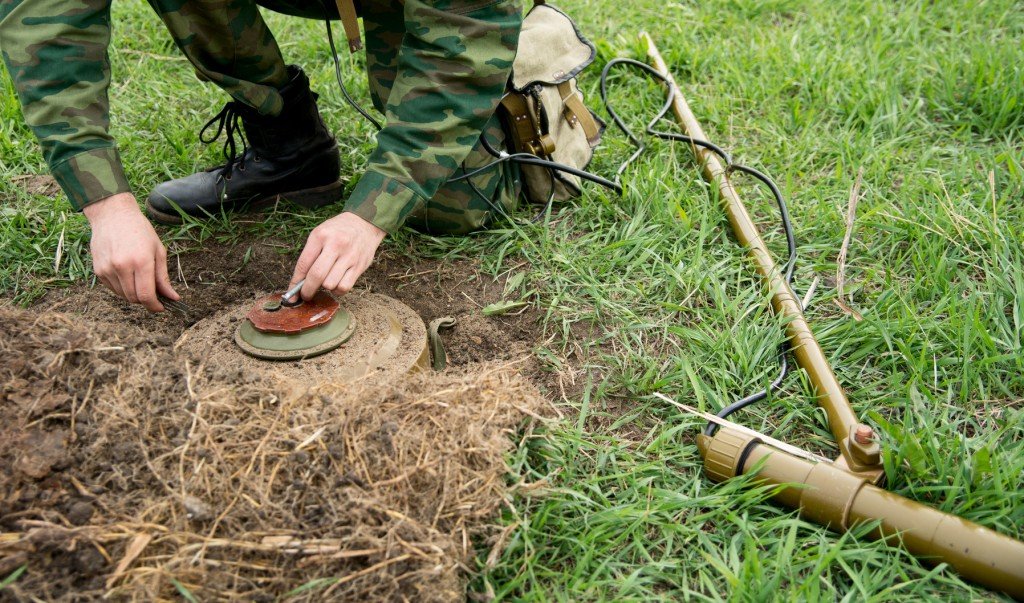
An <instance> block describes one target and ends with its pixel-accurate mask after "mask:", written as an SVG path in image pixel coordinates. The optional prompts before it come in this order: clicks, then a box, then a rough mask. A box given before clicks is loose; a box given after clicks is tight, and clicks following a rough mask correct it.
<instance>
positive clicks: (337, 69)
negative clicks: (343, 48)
mask: <svg viewBox="0 0 1024 603" xmlns="http://www.w3.org/2000/svg"><path fill="white" fill-rule="evenodd" d="M324 10H325V11H326V10H327V9H326V7H325V8H324ZM324 23H325V24H326V25H327V43H328V44H330V46H331V58H332V59H334V77H336V78H338V86H340V87H341V94H342V95H343V96H344V97H345V102H347V103H348V104H349V106H350V107H352V108H353V109H355V110H356V111H358V112H359V114H360V115H362V116H363V117H365V118H366V121H368V122H370V123H371V124H373V127H374V128H377V131H378V132H380V131H381V129H382V126H381V125H380V122H379V121H377V120H376V119H374V118H373V116H372V115H370V114H369V113H368V112H367V111H366V109H363V107H362V106H360V104H359V103H357V102H356V101H355V99H353V98H352V96H351V95H349V93H348V88H346V87H345V82H344V80H342V78H341V61H339V60H338V49H337V48H335V46H334V31H333V30H332V29H331V18H330V16H329V13H325V16H324Z"/></svg>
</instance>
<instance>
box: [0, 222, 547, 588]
mask: <svg viewBox="0 0 1024 603" xmlns="http://www.w3.org/2000/svg"><path fill="white" fill-rule="evenodd" d="M278 251H279V247H277V246H275V245H274V244H273V243H272V242H271V243H263V244H255V243H253V244H244V245H237V246H229V247H210V246H207V248H206V251H203V252H192V253H186V254H181V255H180V256H178V257H176V258H172V263H171V271H172V279H173V280H174V281H175V286H176V287H177V288H178V290H179V292H180V293H182V297H183V301H184V302H185V303H186V304H187V305H188V306H189V309H190V314H189V315H188V316H184V315H176V314H171V313H165V314H163V315H160V316H156V317H154V316H152V315H150V314H148V313H147V312H145V311H144V310H142V309H139V308H137V307H133V306H129V305H127V304H124V303H122V302H120V301H118V300H117V299H116V298H114V297H113V296H112V295H111V294H109V293H107V292H106V291H103V290H101V289H91V288H87V287H78V288H72V289H67V290H61V291H55V292H51V293H50V294H49V295H48V296H46V297H45V298H44V299H42V300H41V301H40V302H39V303H38V304H37V305H36V306H35V307H33V308H30V309H27V310H25V309H17V308H13V307H10V306H7V307H3V306H2V302H0V357H2V360H0V442H2V443H3V446H0V580H3V579H4V578H5V577H8V576H12V574H18V575H17V577H16V579H15V580H14V581H13V583H12V584H11V585H10V586H9V587H7V588H6V589H4V590H3V591H0V600H23V599H31V598H36V599H41V600H71V599H74V600H82V599H93V598H99V597H102V596H107V597H111V598H113V599H115V600H126V599H135V600H156V599H161V598H163V599H181V598H185V599H188V598H194V599H195V600H200V601H213V600H267V601H270V600H278V599H280V598H282V597H283V598H285V599H287V600H318V601H319V600H396V601H402V600H407V601H453V600H463V599H464V598H465V597H466V583H467V578H468V576H469V575H470V574H471V572H472V570H473V569H474V568H475V567H476V561H475V560H476V559H477V558H478V556H479V555H480V554H481V553H486V552H488V551H490V550H491V548H493V547H496V546H500V545H501V541H502V539H501V538H500V537H499V534H500V533H501V528H500V527H497V526H496V524H497V523H498V514H499V511H500V509H501V506H502V504H503V501H504V500H505V499H506V498H507V496H508V491H507V490H508V488H507V483H506V481H507V475H506V473H507V468H506V465H505V460H504V459H505V455H506V454H507V453H508V452H509V451H510V450H511V449H512V447H513V446H514V443H515V442H516V441H517V439H518V438H521V437H523V435H524V433H526V432H528V431H529V430H530V429H531V428H532V425H533V424H534V423H535V421H536V419H537V418H539V417H541V416H543V415H545V414H547V413H548V412H549V411H550V408H551V405H550V403H548V402H546V400H545V397H544V395H543V394H542V393H541V391H542V390H544V389H545V384H544V381H545V374H544V373H542V372H541V371H540V370H539V369H538V368H537V366H536V365H535V362H534V361H533V360H531V359H530V358H531V356H530V351H531V350H532V349H533V347H534V346H536V345H537V344H538V343H539V337H540V332H539V328H538V326H537V320H536V316H532V315H529V314H524V315H519V316H501V317H485V316H483V314H482V313H481V308H482V307H483V306H485V305H487V304H490V303H493V302H496V301H499V300H501V299H502V294H503V290H504V286H503V283H501V282H499V281H495V280H493V279H491V278H489V277H485V276H481V275H480V272H479V271H478V267H477V266H476V265H475V263H473V262H470V261H459V262H434V261H425V260H408V259H407V258H404V257H399V256H398V255H397V254H395V252H393V251H392V252H390V255H389V254H388V253H385V254H383V255H382V257H381V258H380V259H379V260H378V262H376V263H375V264H374V266H373V267H372V268H371V269H370V270H369V271H368V273H367V274H366V275H365V276H364V277H363V279H362V280H361V284H360V287H361V289H362V290H363V291H364V293H365V292H373V293H383V294H385V295H390V296H393V297H395V298H397V299H399V300H401V301H403V302H404V303H405V304H407V305H409V306H411V307H412V308H413V309H414V310H416V312H417V313H419V314H420V316H421V317H422V318H423V319H424V320H425V321H428V322H429V321H430V320H433V319H435V318H440V317H442V316H452V317H454V318H455V319H456V320H457V323H456V326H455V327H454V328H452V329H450V330H448V331H444V332H442V335H443V339H444V342H445V344H446V348H447V354H448V359H449V368H448V369H447V370H446V371H444V372H443V373H439V374H434V373H422V374H419V375H417V376H412V377H409V378H408V379H402V380H400V381H399V382H396V381H390V382H388V383H379V382H377V383H375V382H370V381H361V382H358V383H356V384H353V385H347V386H346V385H339V384H333V383H330V382H320V383H316V384H303V383H301V382H296V381H295V380H293V379H279V378H276V377H275V376H274V373H273V372H272V371H260V370H250V369H247V368H242V367H239V366H220V365H213V364H210V363H205V362H203V361H202V360H201V359H200V360H197V359H196V358H195V357H194V356H190V355H188V354H184V353H182V352H181V350H178V349H175V346H174V343H175V342H176V341H177V340H178V339H179V337H180V336H181V335H182V334H183V333H184V332H185V331H186V330H187V329H188V328H189V327H190V325H192V324H194V323H195V322H196V321H199V320H202V319H204V318H207V317H211V316H215V315H217V314H218V313H223V312H227V311H230V310H233V309H235V308H236V307H237V305H238V303H240V302H241V301H243V300H244V301H248V300H251V299H253V298H255V297H256V296H257V295H259V294H261V293H266V292H269V291H273V290H275V289H279V288H281V287H282V286H283V285H285V284H287V282H288V279H289V277H290V271H291V267H292V266H291V262H292V261H293V258H292V257H289V256H286V255H283V254H281V253H278ZM224 345H231V342H230V341H225V342H224ZM538 386H539V387H538Z"/></svg>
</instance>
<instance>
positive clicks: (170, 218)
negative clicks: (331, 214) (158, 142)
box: [146, 180, 345, 225]
mask: <svg viewBox="0 0 1024 603" xmlns="http://www.w3.org/2000/svg"><path fill="white" fill-rule="evenodd" d="M344 189H345V185H344V184H343V183H342V182H341V181H340V180H338V181H335V182H332V183H330V184H326V185H324V186H318V187H314V188H307V189H303V190H300V191H292V192H289V193H275V194H273V195H269V196H267V197H260V198H257V199H254V200H252V201H249V202H248V203H246V204H244V205H242V206H241V207H240V208H238V209H237V210H233V211H237V212H250V211H259V210H261V209H266V208H268V207H270V206H272V205H274V204H276V203H279V202H281V201H289V202H291V203H294V204H296V205H299V206H301V207H305V208H306V209H317V208H319V207H323V206H325V205H330V204H331V203H334V202H335V201H338V200H339V199H341V197H342V196H343V194H344V192H345V191H344ZM146 212H147V213H148V214H149V216H150V217H151V218H153V220H154V221H156V222H159V223H160V224H168V225H175V224H181V223H182V222H183V220H182V219H181V216H180V215H178V214H169V213H167V212H164V211H160V210H159V209H156V208H155V207H153V204H152V203H150V202H149V199H147V200H146ZM193 217H194V218H199V219H202V218H206V217H207V216H206V215H200V216H193Z"/></svg>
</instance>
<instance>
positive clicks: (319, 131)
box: [146, 66, 344, 224]
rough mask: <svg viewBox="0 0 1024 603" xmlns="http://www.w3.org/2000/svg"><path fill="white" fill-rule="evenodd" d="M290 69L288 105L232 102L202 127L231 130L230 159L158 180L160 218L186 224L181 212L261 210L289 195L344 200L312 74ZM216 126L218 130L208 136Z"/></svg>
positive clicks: (152, 202) (154, 208) (317, 202)
mask: <svg viewBox="0 0 1024 603" xmlns="http://www.w3.org/2000/svg"><path fill="white" fill-rule="evenodd" d="M288 69H289V72H290V73H291V75H292V78H291V80H290V81H289V82H288V84H286V85H285V87H284V88H281V96H282V97H283V98H284V109H282V111H281V114H280V115H277V116H275V117H269V116H266V115H260V114H259V113H257V112H256V110H255V109H253V108H251V107H249V106H247V105H243V104H242V103H239V102H237V101H231V102H229V103H228V104H227V105H225V106H224V109H222V110H221V112H220V113H219V114H218V115H217V116H216V117H214V118H213V119H211V120H210V121H209V122H208V123H207V124H206V126H204V127H203V130H202V132H200V133H199V138H200V140H202V141H203V142H206V143H210V142H213V141H214V140H216V139H217V137H219V136H220V134H221V132H224V133H225V134H226V135H227V142H225V144H224V155H225V157H226V158H227V160H228V162H227V163H226V164H224V165H220V166H217V167H215V168H211V169H209V170H206V171H203V172H199V173H196V174H192V175H191V176H186V177H184V178H179V179H177V180H171V181H169V182H164V183H162V184H159V185H157V187H156V188H154V189H153V192H152V193H150V195H149V200H148V201H147V203H146V209H147V210H148V211H149V215H150V216H151V217H152V218H153V219H154V220H156V221H157V222H162V223H164V224H180V223H181V216H180V214H179V211H180V212H181V213H185V214H187V215H189V216H195V217H198V218H203V217H210V216H216V215H217V214H219V213H220V212H221V210H222V209H223V210H225V211H248V210H256V209H261V208H264V207H267V206H269V205H272V204H274V203H276V202H277V201H278V200H281V199H284V200H288V201H291V202H293V203H297V204H299V205H302V206H304V207H320V206H323V205H327V204H328V203H333V202H335V201H337V200H339V199H341V197H342V193H343V188H344V187H343V185H342V183H341V182H340V181H339V180H338V177H339V175H340V173H341V158H340V153H339V152H338V145H337V144H336V143H335V141H334V137H333V136H332V135H331V133H330V132H329V131H328V130H327V127H326V126H325V125H324V122H323V120H322V119H321V118H320V112H319V111H318V110H317V107H316V99H317V95H316V94H314V93H313V92H311V91H310V89H309V78H307V77H306V74H305V73H303V72H302V70H301V69H299V68H298V67H295V66H290V67H289V68H288ZM239 122H241V126H242V127H243V128H244V129H245V136H244V138H242V143H243V146H242V153H241V155H238V154H237V152H236V151H237V148H236V144H237V143H236V140H235V136H236V135H239V136H240V135H241V132H239ZM214 126H216V128H217V130H216V132H215V133H214V135H213V136H212V137H206V136H205V134H206V132H207V131H208V130H209V129H211V128H212V127H214ZM240 137H241V136H240ZM246 141H248V143H247V144H246Z"/></svg>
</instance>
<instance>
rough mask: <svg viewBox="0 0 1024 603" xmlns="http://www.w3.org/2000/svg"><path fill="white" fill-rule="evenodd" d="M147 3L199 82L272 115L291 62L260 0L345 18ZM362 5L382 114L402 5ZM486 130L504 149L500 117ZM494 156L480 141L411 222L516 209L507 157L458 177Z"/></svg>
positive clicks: (465, 220) (516, 186)
mask: <svg viewBox="0 0 1024 603" xmlns="http://www.w3.org/2000/svg"><path fill="white" fill-rule="evenodd" d="M148 1H149V4H150V6H151V7H152V8H153V10H155V11H156V13H157V14H158V15H159V16H160V18H161V19H162V20H163V22H164V24H165V25H166V26H167V29H168V30H169V31H170V33H171V36H172V37H173V38H174V41H175V43H176V44H177V45H178V47H179V48H180V49H181V50H182V52H183V53H184V54H185V56H186V57H187V58H188V60H189V61H190V62H191V63H192V65H193V66H194V67H195V70H196V73H197V75H198V76H199V78H200V79H202V80H206V81H210V82H213V83H214V84H216V85H217V86H219V87H220V88H221V89H223V90H224V91H225V92H227V93H228V94H229V95H231V97H232V98H234V99H235V100H238V101H240V102H243V103H245V104H247V105H249V106H251V107H254V108H256V109H257V110H258V111H259V112H260V113H262V114H265V115H276V114H278V113H280V112H281V110H282V108H283V107H282V100H281V96H280V94H279V93H278V89H279V88H280V87H282V86H283V85H284V84H285V83H287V69H286V65H287V63H286V61H285V59H284V57H283V56H282V53H281V49H280V47H279V46H278V44H277V41H276V40H275V39H274V36H273V34H272V33H271V31H270V29H269V28H268V26H267V24H266V22H265V21H264V20H263V18H262V16H261V15H260V12H259V10H258V8H257V5H259V6H262V7H264V8H267V9H270V10H272V11H275V12H279V13H284V14H287V15H292V16H297V17H304V18H312V19H321V20H322V19H324V18H325V17H327V18H330V19H337V18H338V12H337V8H336V6H335V5H334V2H333V0H327V2H325V3H321V2H320V0H148ZM356 8H357V11H358V12H359V13H360V16H361V17H362V19H363V26H364V29H365V35H366V40H365V44H366V71H367V74H368V76H369V88H370V95H371V98H372V101H373V105H374V107H375V108H377V110H379V111H381V112H382V113H383V112H384V108H385V106H386V103H387V101H388V96H389V94H390V92H391V86H392V84H393V83H394V81H395V78H396V55H397V52H398V49H399V47H400V46H401V41H402V38H403V36H404V35H405V27H406V24H405V20H404V18H403V2H402V0H362V2H358V1H357V2H356ZM325 38H326V33H325ZM343 39H344V38H342V40H343ZM324 44H326V39H325V40H324ZM342 45H343V46H344V44H342ZM484 133H485V134H486V135H487V137H488V140H489V141H491V142H492V144H493V145H494V146H496V147H497V148H503V147H504V144H503V140H504V134H503V131H502V128H501V126H500V124H499V122H498V119H497V117H495V116H492V117H491V119H490V120H489V121H488V122H487V124H486V126H485V128H484ZM493 160H494V158H493V156H491V155H490V154H489V153H488V152H487V151H486V150H485V149H484V148H483V146H482V145H481V144H480V143H479V141H478V142H477V144H476V146H474V148H473V150H472V151H471V152H470V153H469V155H468V156H467V157H466V159H465V160H464V161H463V163H462V166H461V169H460V170H458V171H457V172H456V173H455V175H453V176H452V179H450V180H448V181H447V182H445V183H444V184H443V185H442V186H441V187H440V189H438V191H437V193H436V194H435V195H434V196H433V197H432V198H431V199H429V200H428V201H427V202H426V203H424V204H423V205H422V206H421V207H419V208H417V209H416V210H414V211H413V212H412V213H411V214H410V215H409V217H408V219H407V220H406V224H407V225H409V226H411V227H413V228H415V229H417V230H420V231H423V232H427V233H431V234H464V233H467V232H471V231H474V230H478V229H480V228H483V227H486V226H487V225H488V224H490V223H491V222H492V221H494V220H495V219H496V218H498V217H499V216H501V215H503V214H507V213H509V212H511V211H512V210H514V209H515V207H516V206H517V204H518V202H519V198H520V190H521V185H520V178H519V171H518V169H517V168H516V167H515V165H514V164H512V163H508V162H505V163H502V164H499V165H497V166H496V167H493V168H491V169H489V170H487V171H484V172H482V173H481V174H479V175H476V176H473V177H472V178H469V179H462V180H456V178H458V177H459V176H461V175H463V174H465V173H466V172H470V171H472V170H474V169H476V168H479V167H482V166H484V165H487V164H489V163H491V162H492V161H493Z"/></svg>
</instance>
